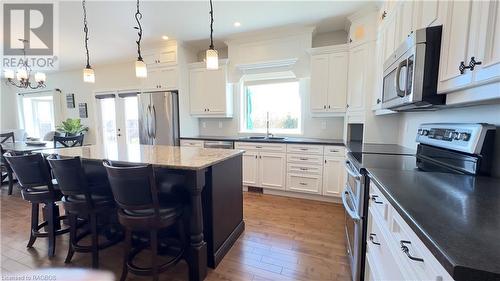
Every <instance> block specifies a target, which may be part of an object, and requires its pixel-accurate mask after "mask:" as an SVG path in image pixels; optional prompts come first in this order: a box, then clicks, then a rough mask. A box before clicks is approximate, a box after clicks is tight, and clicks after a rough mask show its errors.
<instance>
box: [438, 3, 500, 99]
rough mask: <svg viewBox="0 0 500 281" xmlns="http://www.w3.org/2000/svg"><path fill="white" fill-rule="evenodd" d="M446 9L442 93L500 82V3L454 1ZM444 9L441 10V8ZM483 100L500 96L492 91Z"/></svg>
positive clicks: (497, 90)
mask: <svg viewBox="0 0 500 281" xmlns="http://www.w3.org/2000/svg"><path fill="white" fill-rule="evenodd" d="M440 5H442V7H443V18H444V20H443V41H442V47H441V62H440V73H439V84H438V92H439V93H450V92H453V91H458V90H463V89H467V88H472V87H476V86H482V85H484V84H487V83H491V82H498V81H500V36H499V35H498V34H499V33H500V19H499V16H500V12H499V9H500V8H499V6H500V4H499V2H498V1H470V0H469V1H450V2H444V3H443V2H441V3H440ZM440 8H441V7H440ZM485 94H487V95H484V96H482V97H474V99H479V100H481V99H488V98H498V97H500V90H499V87H497V89H496V91H493V92H492V91H491V90H488V93H485Z"/></svg>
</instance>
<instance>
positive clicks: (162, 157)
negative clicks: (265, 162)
mask: <svg viewBox="0 0 500 281" xmlns="http://www.w3.org/2000/svg"><path fill="white" fill-rule="evenodd" d="M243 152H244V151H243V150H236V149H217V148H197V147H180V146H167V145H127V147H126V149H123V150H122V151H117V149H116V147H109V148H106V147H105V146H104V145H89V146H80V147H71V148H61V149H45V150H42V151H41V153H44V154H54V153H56V154H58V155H61V156H63V157H64V156H66V157H75V156H79V157H81V158H83V159H88V160H97V161H102V160H104V159H108V160H112V161H118V162H128V163H142V164H153V165H156V166H162V167H167V168H171V169H183V170H200V169H204V168H207V167H210V166H213V165H215V164H217V163H220V162H222V161H224V160H227V159H230V158H233V157H236V156H238V155H241V154H243Z"/></svg>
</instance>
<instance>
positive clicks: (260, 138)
mask: <svg viewBox="0 0 500 281" xmlns="http://www.w3.org/2000/svg"><path fill="white" fill-rule="evenodd" d="M243 138H244V139H249V140H263V139H265V138H266V137H260V136H251V137H243Z"/></svg>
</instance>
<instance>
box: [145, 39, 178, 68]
mask: <svg viewBox="0 0 500 281" xmlns="http://www.w3.org/2000/svg"><path fill="white" fill-rule="evenodd" d="M142 57H143V60H144V62H145V63H146V65H147V67H148V68H156V67H164V66H172V65H175V64H177V42H175V41H171V42H170V41H169V43H167V45H165V46H163V47H161V48H157V49H148V50H145V51H144V52H143V55H142Z"/></svg>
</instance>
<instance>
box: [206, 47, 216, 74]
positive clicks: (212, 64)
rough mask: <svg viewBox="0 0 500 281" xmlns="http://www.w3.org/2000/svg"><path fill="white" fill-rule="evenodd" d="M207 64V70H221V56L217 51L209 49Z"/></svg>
mask: <svg viewBox="0 0 500 281" xmlns="http://www.w3.org/2000/svg"><path fill="white" fill-rule="evenodd" d="M205 62H206V63H207V69H210V70H216V69H219V54H218V53H217V50H214V49H208V50H207V54H206V60H205Z"/></svg>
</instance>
